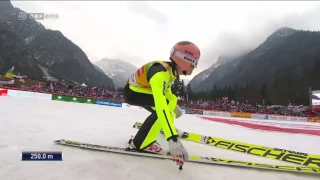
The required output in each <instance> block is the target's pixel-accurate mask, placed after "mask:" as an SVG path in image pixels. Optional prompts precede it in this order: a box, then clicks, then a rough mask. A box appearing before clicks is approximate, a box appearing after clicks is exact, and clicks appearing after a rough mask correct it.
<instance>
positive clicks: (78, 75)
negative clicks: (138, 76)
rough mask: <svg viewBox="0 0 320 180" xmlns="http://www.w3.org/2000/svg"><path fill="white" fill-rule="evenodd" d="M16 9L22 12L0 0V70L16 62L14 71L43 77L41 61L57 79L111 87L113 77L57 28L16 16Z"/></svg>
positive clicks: (8, 2) (7, 2) (17, 13)
mask: <svg viewBox="0 0 320 180" xmlns="http://www.w3.org/2000/svg"><path fill="white" fill-rule="evenodd" d="M19 13H24V12H23V11H21V10H20V9H18V8H14V7H13V6H12V4H11V3H10V1H1V2H0V24H1V25H0V39H1V42H0V46H1V47H2V48H1V50H0V58H1V59H2V62H3V63H0V71H5V70H6V69H8V68H10V67H12V66H15V68H16V72H21V73H23V74H26V75H27V76H29V77H36V78H42V77H43V76H44V75H45V74H44V72H43V71H42V70H41V69H40V68H39V67H37V66H39V65H41V66H42V67H44V68H46V69H48V72H49V75H50V76H53V77H55V78H57V79H59V80H62V79H63V80H66V81H68V82H77V83H82V82H84V83H86V84H87V85H89V86H96V85H99V86H107V87H109V88H111V89H113V88H114V84H113V82H112V80H111V79H110V78H109V77H108V76H107V75H105V74H104V73H102V72H99V71H98V70H96V68H95V67H94V66H93V64H92V63H91V62H90V61H89V59H88V58H87V56H86V54H85V53H84V52H83V51H82V50H81V48H79V47H78V46H77V45H76V44H74V43H73V42H71V41H70V40H69V39H67V38H66V37H65V36H64V35H63V34H62V33H61V32H60V31H53V30H48V29H46V28H45V27H44V26H43V25H41V24H40V23H39V22H37V21H35V20H34V19H31V18H30V17H29V16H27V18H26V19H25V20H19V18H18V16H19ZM9 47H10V48H9Z"/></svg>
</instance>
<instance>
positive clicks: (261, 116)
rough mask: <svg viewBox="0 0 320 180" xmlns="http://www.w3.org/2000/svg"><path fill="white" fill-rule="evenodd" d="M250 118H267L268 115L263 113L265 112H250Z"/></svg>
mask: <svg viewBox="0 0 320 180" xmlns="http://www.w3.org/2000/svg"><path fill="white" fill-rule="evenodd" d="M252 119H268V115H265V114H252Z"/></svg>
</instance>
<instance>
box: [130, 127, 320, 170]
mask: <svg viewBox="0 0 320 180" xmlns="http://www.w3.org/2000/svg"><path fill="white" fill-rule="evenodd" d="M141 125H142V123H140V122H136V123H135V124H134V125H133V128H136V129H139V128H140V127H141ZM160 133H161V134H163V131H162V130H161V132H160ZM180 138H181V139H183V140H187V141H191V142H196V143H200V144H206V145H209V146H213V147H217V148H222V149H228V150H232V151H237V152H242V153H246V154H251V155H255V156H260V157H265V158H269V159H276V160H280V161H284V162H289V163H294V164H299V165H303V166H307V167H313V168H318V169H320V155H316V154H309V153H304V152H296V151H292V150H286V149H281V148H273V147H266V146H261V145H256V144H248V143H244V142H238V141H233V140H228V139H222V138H218V137H213V136H206V135H201V134H197V133H192V132H184V133H183V135H182V136H181V137H180Z"/></svg>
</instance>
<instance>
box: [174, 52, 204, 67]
mask: <svg viewBox="0 0 320 180" xmlns="http://www.w3.org/2000/svg"><path fill="white" fill-rule="evenodd" d="M171 53H172V54H174V55H175V56H177V57H179V58H180V59H183V60H185V61H187V62H189V63H190V64H191V65H192V66H193V67H195V68H196V67H197V66H198V61H199V58H197V59H194V58H191V57H190V56H188V55H185V54H182V53H181V52H179V51H178V50H176V49H174V48H172V50H171Z"/></svg>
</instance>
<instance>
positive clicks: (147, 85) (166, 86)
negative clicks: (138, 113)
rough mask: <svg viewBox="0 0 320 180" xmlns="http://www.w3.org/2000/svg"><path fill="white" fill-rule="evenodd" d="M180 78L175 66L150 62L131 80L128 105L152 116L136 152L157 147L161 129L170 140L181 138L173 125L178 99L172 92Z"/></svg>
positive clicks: (139, 136) (142, 130)
mask: <svg viewBox="0 0 320 180" xmlns="http://www.w3.org/2000/svg"><path fill="white" fill-rule="evenodd" d="M175 74H176V75H175ZM177 78H179V76H178V75H177V70H176V67H175V65H174V64H173V63H172V62H164V61H152V62H149V63H147V64H145V65H143V66H142V67H141V68H139V69H138V70H137V71H136V72H135V73H134V74H132V75H131V76H130V77H129V80H128V83H127V85H126V86H125V88H124V100H125V102H126V103H128V104H131V105H135V106H141V107H143V108H145V109H146V110H148V111H149V112H151V115H150V116H148V117H147V119H146V120H145V121H144V123H143V124H142V126H141V128H140V129H139V131H138V133H137V134H136V136H135V137H134V139H133V143H134V145H135V146H136V148H138V149H141V150H142V149H144V148H145V147H148V146H149V145H150V144H152V143H154V142H155V141H156V139H157V136H158V135H159V133H160V130H161V129H162V130H163V132H164V135H165V137H166V139H167V140H169V139H170V138H172V137H176V136H177V131H176V129H175V127H174V124H173V122H174V118H175V117H174V116H175V115H174V109H175V108H176V105H177V97H176V96H175V95H174V94H172V92H171V85H172V84H173V82H174V80H175V79H177Z"/></svg>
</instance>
